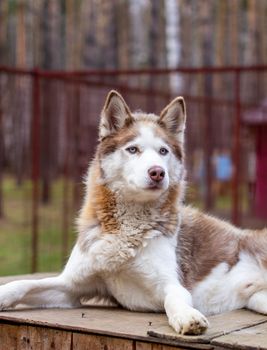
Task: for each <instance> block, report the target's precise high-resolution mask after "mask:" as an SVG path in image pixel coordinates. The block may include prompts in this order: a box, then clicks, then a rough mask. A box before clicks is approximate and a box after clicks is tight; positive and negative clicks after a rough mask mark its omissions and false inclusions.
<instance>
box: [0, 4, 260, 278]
mask: <svg viewBox="0 0 267 350" xmlns="http://www.w3.org/2000/svg"><path fill="white" fill-rule="evenodd" d="M266 88H267V1H266V0H201V1H196V0H150V1H149V0H1V1H0V274H1V275H8V274H19V273H28V272H35V271H56V270H59V269H60V268H61V267H62V266H63V264H64V262H65V261H66V258H67V256H68V254H69V251H70V249H71V246H72V244H73V241H74V239H75V236H76V232H75V216H76V215H77V211H78V210H79V208H80V206H81V198H82V191H83V185H82V179H83V175H84V174H85V172H86V169H87V166H88V163H89V161H90V159H91V158H92V155H93V153H94V149H95V145H96V140H97V128H98V121H99V114H100V111H101V108H102V105H103V103H104V99H105V96H106V94H107V92H108V91H109V90H110V89H117V90H118V91H119V92H121V93H122V94H123V96H124V97H125V99H126V101H127V102H128V104H129V106H130V107H131V108H132V110H135V109H143V110H144V111H147V112H156V113H159V112H160V111H161V110H162V109H163V107H164V106H165V105H166V104H167V103H168V102H169V101H170V100H171V99H172V98H174V97H175V96H177V95H183V96H184V97H185V99H186V103H187V110H188V122H187V135H186V162H187V169H188V172H187V178H188V191H187V197H186V202H187V203H191V204H193V205H195V206H198V207H200V208H201V209H203V210H206V211H208V212H210V213H214V214H215V215H218V216H220V217H222V218H225V219H227V220H231V221H232V222H233V223H235V224H237V225H240V226H242V227H251V228H260V227H263V226H264V225H265V226H266V224H267V93H266V90H267V89H266Z"/></svg>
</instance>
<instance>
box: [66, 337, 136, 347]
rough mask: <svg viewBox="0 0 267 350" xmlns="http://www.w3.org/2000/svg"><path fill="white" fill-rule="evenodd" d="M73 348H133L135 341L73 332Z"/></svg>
mask: <svg viewBox="0 0 267 350" xmlns="http://www.w3.org/2000/svg"><path fill="white" fill-rule="evenodd" d="M72 350H133V341H132V340H126V339H119V338H112V337H105V336H99V335H88V334H79V333H73V348H72Z"/></svg>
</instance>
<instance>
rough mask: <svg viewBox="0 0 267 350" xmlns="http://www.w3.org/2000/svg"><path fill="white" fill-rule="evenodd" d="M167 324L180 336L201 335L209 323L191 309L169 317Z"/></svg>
mask: <svg viewBox="0 0 267 350" xmlns="http://www.w3.org/2000/svg"><path fill="white" fill-rule="evenodd" d="M169 324H170V326H172V327H173V328H174V329H175V331H176V332H177V333H180V334H194V335H197V334H201V333H204V332H205V330H206V329H207V328H208V326H209V322H208V320H207V319H206V317H205V316H203V315H202V314H201V313H200V312H199V311H198V310H196V309H193V308H191V307H188V308H186V309H185V310H181V312H179V313H177V312H176V313H174V314H173V315H171V316H169Z"/></svg>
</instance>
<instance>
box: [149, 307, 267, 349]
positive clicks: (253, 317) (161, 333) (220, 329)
mask: <svg viewBox="0 0 267 350" xmlns="http://www.w3.org/2000/svg"><path fill="white" fill-rule="evenodd" d="M209 322H210V328H208V330H207V332H206V333H204V334H201V335H198V336H182V335H179V334H177V333H176V332H175V331H174V330H172V329H171V328H170V327H169V326H168V325H167V324H163V325H160V326H159V327H154V328H153V329H150V330H149V331H148V334H149V335H150V336H153V337H157V338H162V339H168V340H173V341H175V342H176V343H177V344H180V345H185V344H186V343H199V344H201V343H202V344H204V343H210V341H211V340H212V339H214V338H216V337H219V336H222V335H225V334H228V333H232V332H234V331H237V330H240V329H243V328H246V327H250V326H253V325H258V324H261V323H263V322H267V317H266V316H264V315H260V314H257V313H254V312H250V311H248V310H236V311H232V312H227V313H224V314H220V315H216V316H211V317H209Z"/></svg>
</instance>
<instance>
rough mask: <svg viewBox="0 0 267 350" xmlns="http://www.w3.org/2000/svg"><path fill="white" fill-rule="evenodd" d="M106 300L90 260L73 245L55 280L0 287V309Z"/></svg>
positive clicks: (15, 283) (30, 281) (11, 283)
mask: <svg viewBox="0 0 267 350" xmlns="http://www.w3.org/2000/svg"><path fill="white" fill-rule="evenodd" d="M97 295H99V296H107V293H106V290H105V287H104V285H103V282H102V280H101V279H100V278H99V277H97V275H96V273H95V271H94V270H93V262H92V257H91V256H90V254H89V253H84V254H83V253H82V252H81V251H80V249H79V247H78V246H77V245H76V246H75V247H74V249H73V251H72V253H71V256H70V258H69V260H68V262H67V265H66V267H65V269H64V271H63V272H62V273H61V274H60V275H59V276H57V277H50V278H44V279H40V280H21V281H14V282H10V283H7V284H6V285H3V286H0V309H7V308H10V307H14V306H15V305H17V304H26V305H30V306H37V307H62V308H68V307H75V306H79V305H80V298H81V297H86V298H92V297H94V296H97Z"/></svg>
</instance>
